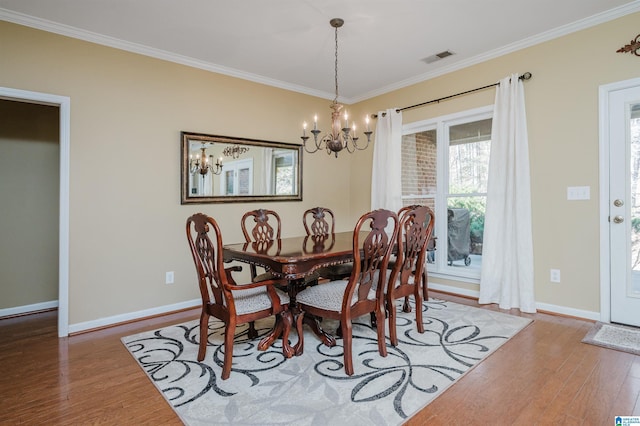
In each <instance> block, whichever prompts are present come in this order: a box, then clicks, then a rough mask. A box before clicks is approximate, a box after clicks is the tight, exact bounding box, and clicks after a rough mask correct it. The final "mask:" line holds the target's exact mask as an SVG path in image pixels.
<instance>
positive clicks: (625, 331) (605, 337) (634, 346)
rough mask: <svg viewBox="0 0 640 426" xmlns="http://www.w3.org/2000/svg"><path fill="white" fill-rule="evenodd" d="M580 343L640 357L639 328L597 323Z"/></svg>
mask: <svg viewBox="0 0 640 426" xmlns="http://www.w3.org/2000/svg"><path fill="white" fill-rule="evenodd" d="M582 341H583V342H584V343H589V344H591V345H596V346H602V347H604V348H609V349H615V350H618V351H623V352H629V353H632V354H635V355H640V328H637V327H627V326H624V325H618V324H608V323H603V322H597V323H595V324H594V326H593V327H592V328H591V330H589V332H588V333H587V335H586V336H585V337H584V339H582Z"/></svg>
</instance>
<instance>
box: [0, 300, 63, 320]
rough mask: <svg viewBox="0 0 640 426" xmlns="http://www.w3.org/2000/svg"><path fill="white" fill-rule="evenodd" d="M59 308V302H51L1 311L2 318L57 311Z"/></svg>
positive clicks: (0, 316)
mask: <svg viewBox="0 0 640 426" xmlns="http://www.w3.org/2000/svg"><path fill="white" fill-rule="evenodd" d="M57 307H58V301H57V300H51V301H49V302H40V303H34V304H32V305H24V306H16V307H13V308H4V309H0V318H3V317H11V316H14V315H22V314H27V313H29V312H36V311H43V310H45V309H55V308H57Z"/></svg>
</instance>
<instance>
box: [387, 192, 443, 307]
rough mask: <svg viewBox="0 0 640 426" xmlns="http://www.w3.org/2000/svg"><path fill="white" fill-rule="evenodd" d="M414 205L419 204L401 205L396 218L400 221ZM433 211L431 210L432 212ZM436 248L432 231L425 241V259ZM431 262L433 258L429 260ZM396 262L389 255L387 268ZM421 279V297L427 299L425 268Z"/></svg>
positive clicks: (417, 205)
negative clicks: (426, 241)
mask: <svg viewBox="0 0 640 426" xmlns="http://www.w3.org/2000/svg"><path fill="white" fill-rule="evenodd" d="M416 207H421V205H420V204H411V205H408V206H404V207H402V208H401V209H400V210H398V218H399V219H400V221H402V216H403V215H404V214H405V213H406V212H408V211H409V210H413V209H415V208H416ZM432 213H433V212H432ZM435 249H436V242H435V237H433V232H432V233H431V234H430V235H429V241H428V243H427V261H429V256H434V254H433V252H434V251H435ZM431 262H432V263H433V259H432V260H431ZM395 264H396V256H395V255H393V254H392V255H391V260H389V265H388V267H387V268H388V269H393V267H394V266H395ZM423 273H424V276H423V279H422V297H423V299H424V300H427V299H428V291H429V290H428V288H427V284H428V283H427V268H423Z"/></svg>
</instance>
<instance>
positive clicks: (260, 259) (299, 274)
mask: <svg viewBox="0 0 640 426" xmlns="http://www.w3.org/2000/svg"><path fill="white" fill-rule="evenodd" d="M363 234H364V236H365V237H366V234H367V233H366V232H363ZM223 250H224V254H223V257H224V261H225V262H231V261H239V262H243V263H248V264H250V265H255V266H261V267H263V268H266V269H267V270H269V271H271V273H272V274H273V275H274V276H275V277H277V278H281V279H284V280H286V281H287V283H288V285H287V291H288V293H289V298H290V303H289V311H287V312H286V313H285V317H284V318H280V317H278V318H277V319H276V321H278V320H285V321H292V323H294V324H296V326H297V330H298V342H297V343H296V345H295V346H293V347H291V345H290V343H289V342H288V339H287V336H283V339H282V340H283V342H282V345H283V353H284V354H285V356H286V357H291V356H293V355H301V354H302V352H303V336H302V333H301V330H302V323H305V324H307V325H309V326H310V327H311V329H312V330H313V332H314V333H315V334H316V335H317V336H318V337H320V339H321V340H322V342H323V343H324V344H325V345H327V346H334V345H335V343H336V341H335V338H334V337H333V336H332V335H331V334H329V333H327V332H325V331H324V330H323V329H322V327H321V326H320V319H319V318H315V317H310V316H308V315H304V312H302V311H301V310H300V308H299V307H298V306H297V304H296V294H297V292H298V291H299V290H300V289H301V288H302V287H303V286H304V283H305V278H306V277H308V276H310V275H311V274H313V272H314V271H315V270H317V269H319V268H322V267H324V266H330V265H337V264H340V263H347V262H351V261H353V231H348V232H336V233H334V234H330V235H327V236H324V237H318V236H316V237H314V236H304V237H290V238H281V239H275V240H270V241H268V242H266V243H255V242H248V243H238V244H227V245H225V246H224V248H223ZM320 285H321V284H320ZM287 316H290V317H288V318H287ZM281 330H282V327H274V329H273V330H272V332H271V333H269V334H268V335H267V336H266V337H265V338H264V339H263V340H262V341H261V342H260V344H259V345H258V346H259V348H266V347H268V346H269V345H270V344H271V343H273V341H275V339H277V338H278V337H280V336H279V335H278V333H280V332H281Z"/></svg>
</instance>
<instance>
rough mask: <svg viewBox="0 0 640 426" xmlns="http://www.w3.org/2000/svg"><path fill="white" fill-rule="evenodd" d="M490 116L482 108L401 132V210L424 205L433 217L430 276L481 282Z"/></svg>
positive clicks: (429, 262)
mask: <svg viewBox="0 0 640 426" xmlns="http://www.w3.org/2000/svg"><path fill="white" fill-rule="evenodd" d="M491 115H492V108H491V107H488V108H481V109H476V110H472V111H467V112H464V113H459V114H455V115H450V116H445V117H438V118H436V119H433V120H428V121H423V122H418V123H411V124H408V125H405V126H404V128H403V137H402V200H403V204H404V205H410V204H424V205H427V206H429V207H431V208H432V209H433V210H434V212H435V215H436V225H435V230H434V236H435V237H436V250H435V251H433V252H430V253H429V256H428V268H429V271H430V273H435V274H436V275H438V274H442V275H443V276H448V277H456V278H463V279H471V280H475V279H478V278H480V269H481V267H482V240H483V234H484V214H485V206H486V198H487V177H488V171H489V152H490V147H491V121H492V120H491Z"/></svg>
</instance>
